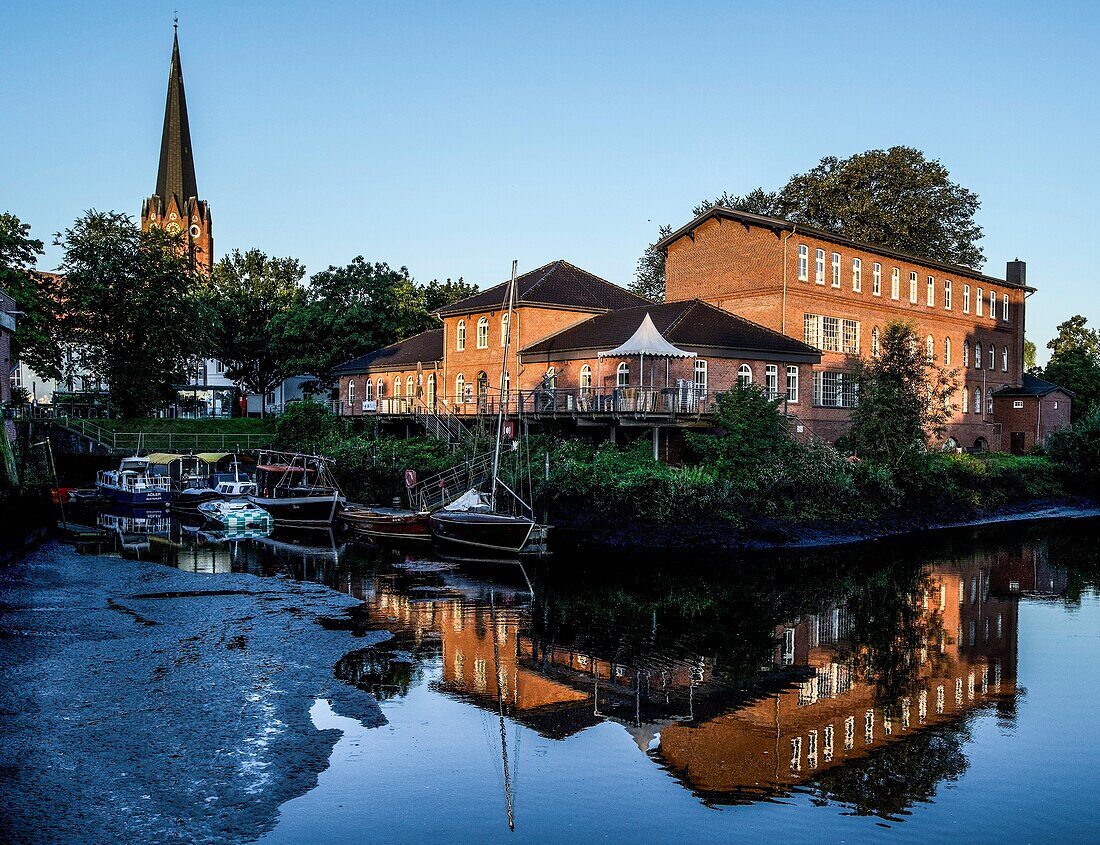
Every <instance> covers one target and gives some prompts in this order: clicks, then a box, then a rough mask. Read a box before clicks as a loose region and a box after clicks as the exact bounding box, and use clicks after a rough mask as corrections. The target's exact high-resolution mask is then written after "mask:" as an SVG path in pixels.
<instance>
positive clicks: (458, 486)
mask: <svg viewBox="0 0 1100 845" xmlns="http://www.w3.org/2000/svg"><path fill="white" fill-rule="evenodd" d="M492 473H493V456H492V453H487V454H484V455H479V456H478V457H476V458H474V459H473V460H469V461H464V462H463V463H461V464H459V465H458V466H456V467H452V468H451V469H448V470H444V471H443V472H441V473H438V474H436V475H432V476H429V477H428V478H425V479H423V480H421V481H418V482H417V483H416V484H414V485H413V486H412V487H410V488H409V491H408V492H409V505H410V506H411V507H412V508H413V509H414V510H419V511H434V510H437V509H438V508H441V507H443V506H444V505H446V504H448V503H449V502H452V501H454V500H455V499H457V498H458V497H459V496H461V495H462V494H463V493H465V492H466V491H467V490H469V489H470V488H472V487H481V486H482V485H484V484H485V482H486V481H488V480H489V478H490V477H491V476H492Z"/></svg>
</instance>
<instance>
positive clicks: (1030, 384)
mask: <svg viewBox="0 0 1100 845" xmlns="http://www.w3.org/2000/svg"><path fill="white" fill-rule="evenodd" d="M1055 390H1060V391H1062V392H1063V393H1064V394H1066V396H1071V397H1072V396H1075V395H1076V394H1075V393H1074V392H1073V391H1072V390H1068V389H1066V388H1064V387H1061V386H1059V385H1057V384H1054V383H1052V382H1049V381H1045V380H1043V379H1041V378H1039V377H1038V376H1033V375H1031V374H1030V373H1024V378H1023V384H1021V385H1020V386H1019V387H1002V388H1001V389H1000V390H996V391H994V392H993V395H994V396H1046V395H1047V394H1048V393H1053V392H1054V391H1055Z"/></svg>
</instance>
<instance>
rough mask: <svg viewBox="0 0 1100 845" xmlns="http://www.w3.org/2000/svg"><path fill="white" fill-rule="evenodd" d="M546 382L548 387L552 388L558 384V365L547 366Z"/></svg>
mask: <svg viewBox="0 0 1100 845" xmlns="http://www.w3.org/2000/svg"><path fill="white" fill-rule="evenodd" d="M544 383H545V384H546V387H547V388H548V389H550V390H553V389H554V388H556V387H557V386H558V370H557V367H547V368H546V377H545V379H544Z"/></svg>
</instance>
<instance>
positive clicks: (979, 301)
mask: <svg viewBox="0 0 1100 845" xmlns="http://www.w3.org/2000/svg"><path fill="white" fill-rule="evenodd" d="M974 303H975V305H976V306H977V311H975V313H976V314H977V315H978V316H979V317H981V316H984V315H983V313H982V309H983V308H984V307H985V296H984V291H982V289H981V288H978V295H977V297H976V298H975V299H974Z"/></svg>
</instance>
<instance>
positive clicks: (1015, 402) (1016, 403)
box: [1012, 399, 1024, 409]
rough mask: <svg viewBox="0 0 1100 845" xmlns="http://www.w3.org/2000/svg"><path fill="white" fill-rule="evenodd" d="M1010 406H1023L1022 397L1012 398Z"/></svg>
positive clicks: (1017, 407)
mask: <svg viewBox="0 0 1100 845" xmlns="http://www.w3.org/2000/svg"><path fill="white" fill-rule="evenodd" d="M1012 407H1013V408H1016V409H1020V408H1022V407H1024V400H1023V399H1013V400H1012Z"/></svg>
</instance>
